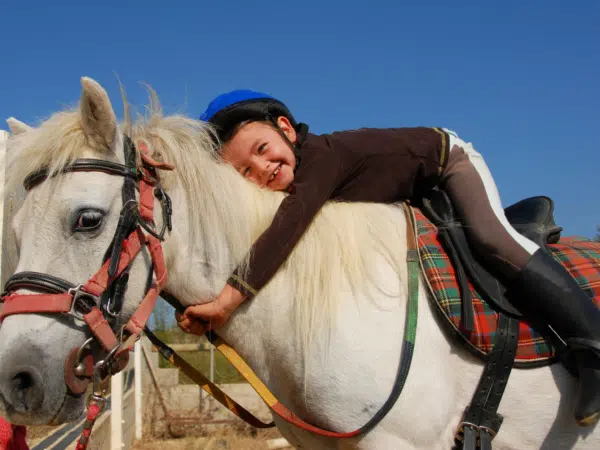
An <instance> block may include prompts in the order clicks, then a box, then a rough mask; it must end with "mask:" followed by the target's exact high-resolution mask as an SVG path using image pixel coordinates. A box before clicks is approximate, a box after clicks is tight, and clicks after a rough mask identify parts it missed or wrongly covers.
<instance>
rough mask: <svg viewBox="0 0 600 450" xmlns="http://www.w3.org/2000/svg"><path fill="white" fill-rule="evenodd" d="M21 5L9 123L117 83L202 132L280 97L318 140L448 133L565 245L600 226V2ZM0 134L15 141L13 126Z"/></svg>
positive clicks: (2, 101) (7, 86)
mask: <svg viewBox="0 0 600 450" xmlns="http://www.w3.org/2000/svg"><path fill="white" fill-rule="evenodd" d="M37 3H38V4H37V5H35V3H31V2H9V4H8V6H4V5H3V6H2V9H1V12H0V14H1V17H2V18H1V19H0V42H2V44H3V45H2V52H1V55H2V56H1V59H0V119H2V121H3V120H4V119H5V118H7V117H10V116H15V117H17V118H19V119H20V120H23V121H26V122H28V123H30V124H35V123H37V122H39V121H40V120H41V119H43V118H44V117H47V116H48V115H49V114H51V113H52V112H54V111H56V110H57V109H61V108H64V107H66V106H71V105H74V104H75V103H76V102H77V100H78V97H79V94H80V84H79V78H80V77H81V76H84V75H85V76H90V77H92V78H95V79H96V80H98V81H99V82H100V83H101V84H103V85H104V87H105V88H106V89H107V90H108V92H109V94H110V95H111V97H112V98H113V102H114V104H115V106H116V108H117V109H118V110H120V100H119V93H118V83H117V80H116V75H118V76H119V78H120V80H121V81H122V82H123V83H124V84H125V88H126V89H127V92H128V95H129V97H130V98H131V99H132V101H133V102H134V103H136V104H138V105H140V106H141V105H143V102H144V101H145V99H146V97H145V96H146V93H145V91H144V89H143V87H142V86H141V85H140V83H141V82H147V83H149V84H150V85H152V86H153V87H154V88H155V89H156V90H157V91H158V94H159V96H160V98H161V100H162V102H163V105H164V107H165V109H166V110H167V112H185V113H186V114H189V115H192V116H196V117H197V116H198V115H199V114H200V113H201V112H202V111H203V109H204V108H205V106H206V104H207V103H208V102H209V101H210V99H212V98H213V97H214V96H215V95H217V94H218V93H221V92H223V91H226V90H230V89H235V88H250V89H256V90H263V91H267V92H269V93H271V94H273V95H275V96H277V97H280V98H281V99H282V100H284V101H285V102H286V103H287V104H288V105H289V107H290V108H291V109H292V111H293V112H294V114H295V116H296V117H297V118H298V119H299V120H302V121H305V122H307V123H308V124H309V125H310V126H311V130H312V131H314V132H317V133H324V132H330V131H334V130H341V129H350V128H358V127H362V126H375V127H396V126H413V125H426V126H443V127H448V128H451V129H453V130H455V131H456V132H457V133H458V134H459V135H460V136H461V137H462V138H463V139H465V140H468V141H471V142H473V143H474V145H475V147H476V148H477V149H478V150H479V151H480V152H481V153H482V154H483V155H484V157H485V158H486V160H487V162H488V165H489V166H490V169H491V171H492V173H493V174H494V177H495V179H496V182H497V184H498V187H499V190H500V193H501V196H502V199H503V202H504V203H505V205H508V204H510V203H512V202H515V201H517V200H519V199H521V198H524V197H528V196H531V195H539V194H544V195H548V196H550V197H552V198H554V199H555V201H556V211H555V214H556V220H557V222H558V223H559V224H560V225H561V226H563V227H564V228H565V232H564V233H565V234H568V235H573V234H577V235H584V236H588V237H591V236H593V235H594V233H595V227H596V225H597V224H600V198H599V193H600V186H599V183H598V173H599V170H600V169H599V164H598V162H599V160H600V147H599V144H598V137H597V135H598V131H600V112H599V111H600V76H599V75H600V58H599V56H598V55H600V27H599V26H598V24H599V23H600V2H597V1H577V2H570V3H567V2H565V1H550V0H546V1H543V2H542V1H537V2H533V1H530V2H506V1H504V2H481V1H478V2H475V1H472V2H441V1H439V2H437V1H428V2H410V3H409V2H399V1H397V0H396V1H389V2H380V1H376V0H370V1H369V2H352V1H344V2H327V1H320V2H313V1H302V2H241V1H239V2H235V1H229V2H224V1H220V2H219V1H213V2H200V1H193V2H192V1H190V2H181V1H171V2H165V1H161V2H153V1H144V2H138V1H126V0H122V1H119V2H111V1H102V2H93V3H87V2H80V1H77V2H73V1H63V2H37ZM0 128H7V126H6V125H5V123H4V122H2V124H0Z"/></svg>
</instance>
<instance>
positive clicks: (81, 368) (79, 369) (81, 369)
mask: <svg viewBox="0 0 600 450" xmlns="http://www.w3.org/2000/svg"><path fill="white" fill-rule="evenodd" d="M94 339H95V338H94V337H93V336H92V337H91V338H88V339H87V340H86V341H85V342H84V343H83V345H82V346H81V347H79V350H77V359H76V363H77V366H75V368H74V369H73V373H75V375H77V376H78V377H83V376H85V364H84V363H83V351H84V350H85V349H86V348H88V347H89V348H90V349H91V347H90V344H91V343H92V342H93V341H94Z"/></svg>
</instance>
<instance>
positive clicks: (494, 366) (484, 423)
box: [456, 313, 519, 450]
mask: <svg viewBox="0 0 600 450" xmlns="http://www.w3.org/2000/svg"><path fill="white" fill-rule="evenodd" d="M518 343H519V321H518V320H516V319H514V318H511V317H509V316H507V315H505V314H502V313H501V314H499V318H498V328H497V331H496V343H495V345H494V348H493V349H492V351H491V352H490V353H489V355H488V359H487V362H486V365H485V369H484V371H483V373H482V375H481V378H480V380H479V384H478V385H477V389H476V390H475V394H474V395H473V399H472V400H471V403H470V405H469V406H468V407H467V409H466V411H465V415H464V416H463V421H462V423H461V424H460V426H459V429H458V432H457V435H456V439H457V441H458V444H457V446H458V448H462V449H463V450H476V449H477V448H480V449H481V450H491V449H492V439H493V438H494V436H495V435H496V434H497V433H498V431H499V430H500V426H501V425H502V421H503V417H502V416H501V415H500V414H498V413H497V412H496V411H497V410H498V406H499V405H500V400H501V399H502V394H504V389H505V388H506V384H507V381H508V378H509V376H510V372H511V371H512V367H513V363H514V360H515V356H516V351H517V345H518ZM461 441H462V445H461Z"/></svg>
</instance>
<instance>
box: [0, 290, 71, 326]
mask: <svg viewBox="0 0 600 450" xmlns="http://www.w3.org/2000/svg"><path fill="white" fill-rule="evenodd" d="M71 302H72V297H71V295H70V294H66V293H65V294H17V293H16V292H15V293H12V294H10V295H8V296H6V297H5V298H4V305H3V306H2V311H0V322H2V321H3V320H4V318H5V317H6V316H10V315H12V314H30V313H40V314H43V313H64V312H69V311H70V310H71Z"/></svg>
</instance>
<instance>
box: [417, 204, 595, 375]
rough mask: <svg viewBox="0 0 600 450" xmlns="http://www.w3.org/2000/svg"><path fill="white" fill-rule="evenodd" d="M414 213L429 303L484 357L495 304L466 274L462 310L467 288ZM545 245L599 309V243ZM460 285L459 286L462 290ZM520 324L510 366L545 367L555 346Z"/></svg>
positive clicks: (430, 227)
mask: <svg viewBox="0 0 600 450" xmlns="http://www.w3.org/2000/svg"><path fill="white" fill-rule="evenodd" d="M413 211H414V213H415V222H416V232H417V244H418V249H419V256H420V262H421V269H422V272H423V274H424V278H425V279H426V284H427V285H428V288H429V291H430V294H431V295H430V297H431V299H432V301H433V302H434V308H436V309H437V311H438V312H439V313H440V314H441V316H442V322H444V323H445V324H446V325H449V327H450V328H449V329H450V331H451V332H452V333H453V334H454V335H456V336H457V337H458V338H459V340H461V341H462V342H463V343H464V344H466V347H467V349H468V350H469V351H471V353H474V354H475V355H477V356H480V357H485V355H487V354H488V353H489V352H490V351H491V350H492V348H493V347H494V343H495V340H496V328H497V324H498V312H497V310H498V308H495V307H492V305H490V303H489V302H488V301H486V300H484V299H485V296H484V295H481V292H480V290H479V289H478V288H477V287H476V286H474V283H473V282H472V280H471V278H470V277H469V278H468V289H469V291H470V297H471V299H472V301H471V305H470V306H469V309H472V311H465V307H464V306H465V305H464V304H463V303H464V302H463V296H462V295H461V294H462V292H461V291H462V289H466V288H467V287H466V286H465V285H464V284H465V283H464V281H463V283H462V285H461V284H460V283H459V281H457V273H456V270H455V267H453V264H452V262H451V258H450V257H449V256H448V253H447V252H446V250H445V248H444V246H443V245H442V243H441V242H440V238H439V233H438V228H437V227H436V226H435V225H434V224H433V223H432V222H431V221H430V220H429V219H428V218H427V217H426V216H425V215H424V214H423V212H421V211H420V210H419V209H417V208H416V207H413ZM546 248H547V249H548V250H549V251H550V252H551V254H552V256H553V257H554V258H556V260H557V261H558V262H559V263H561V264H562V265H563V266H564V267H565V268H566V269H567V270H568V271H569V272H570V273H571V275H572V276H573V277H574V278H575V279H576V280H577V282H578V283H579V285H580V286H581V287H582V288H583V289H584V290H585V291H586V292H587V293H588V294H589V296H590V301H594V302H595V303H596V306H598V307H600V242H593V241H591V240H590V239H587V238H583V237H565V238H560V239H558V238H557V242H556V243H553V244H548V245H547V246H546ZM461 288H462V289H461ZM467 314H468V315H469V316H470V318H469V322H470V325H469V326H465V315H467ZM521 319H522V320H521V321H520V324H519V343H518V349H517V354H516V357H515V366H520V367H524V366H531V365H544V364H549V363H551V362H552V361H553V360H554V359H555V358H554V357H555V355H556V352H557V348H556V346H555V345H554V343H553V342H556V341H552V340H551V338H550V337H548V334H546V333H544V334H542V333H541V332H539V331H537V330H536V329H534V328H533V327H532V326H531V325H530V324H528V323H527V321H526V319H525V318H521Z"/></svg>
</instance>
